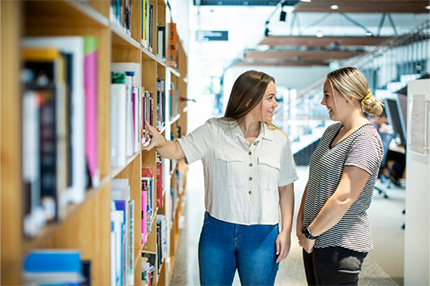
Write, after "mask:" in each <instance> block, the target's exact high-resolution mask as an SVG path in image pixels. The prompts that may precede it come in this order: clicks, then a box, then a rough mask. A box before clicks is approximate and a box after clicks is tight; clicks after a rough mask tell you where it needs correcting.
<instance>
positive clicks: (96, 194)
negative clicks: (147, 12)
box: [0, 0, 187, 286]
mask: <svg viewBox="0 0 430 286" xmlns="http://www.w3.org/2000/svg"><path fill="white" fill-rule="evenodd" d="M110 2H111V1H99V0H87V1H76V0H57V1H37V0H36V1H34V0H33V1H2V2H1V3H0V5H1V43H2V45H1V138H2V139H1V284H2V285H22V284H23V282H24V278H23V275H22V271H23V268H22V265H23V260H24V259H25V256H26V254H27V253H29V252H30V251H32V250H35V249H73V250H79V251H80V253H81V259H85V260H90V261H91V283H92V284H93V285H109V284H110V283H111V275H112V274H110V275H107V274H109V273H110V272H109V269H111V255H110V247H111V246H110V243H111V240H110V237H111V217H110V212H111V183H112V181H113V180H114V179H124V178H125V179H128V182H129V187H130V199H131V200H134V201H135V211H134V228H133V229H134V233H135V235H134V240H133V246H134V253H133V262H134V263H133V264H134V265H133V275H134V285H145V284H144V282H143V281H142V272H141V264H142V255H141V253H142V251H150V252H154V253H156V252H157V248H158V243H157V230H156V222H155V221H156V215H165V216H166V218H168V219H167V256H166V257H164V259H163V261H162V263H160V265H158V266H156V271H155V272H154V273H155V275H154V277H152V279H153V283H152V285H154V286H155V285H169V282H170V277H171V274H172V269H173V263H174V258H175V252H176V247H177V240H178V233H179V218H180V216H181V212H182V207H183V203H184V200H183V196H184V189H185V184H186V171H187V168H186V166H185V165H184V164H183V163H178V162H170V161H169V160H165V159H163V186H164V188H163V192H162V202H163V203H162V207H157V206H156V203H155V202H156V201H157V198H156V196H157V192H155V191H154V198H153V217H152V220H153V223H152V232H151V233H149V234H148V236H147V242H146V243H142V242H141V236H140V234H141V231H142V229H141V223H140V221H141V179H142V178H141V170H142V168H151V169H152V170H153V173H154V174H156V168H157V154H156V151H155V150H151V151H149V152H146V151H141V150H138V151H137V152H135V153H134V154H132V155H129V156H127V159H126V165H125V166H120V167H118V166H116V167H112V166H111V159H110V158H111V144H110V142H111V138H110V135H111V134H110V133H111V129H110V127H111V125H110V123H111V120H110V116H111V113H110V112H111V104H110V94H111V63H121V62H127V63H135V64H138V65H139V66H140V71H141V78H140V80H141V86H143V87H144V89H145V90H148V91H151V92H153V94H154V95H155V96H157V92H156V91H157V78H162V79H164V85H165V86H164V90H165V95H166V103H165V104H164V105H163V107H162V108H163V112H164V113H165V115H166V117H165V121H164V125H163V127H162V128H161V131H162V134H164V136H166V138H167V139H168V140H170V139H171V134H174V135H173V139H175V138H177V136H178V135H179V136H180V135H181V134H186V132H187V112H186V109H187V107H186V104H187V102H186V101H185V100H180V98H186V97H187V79H186V77H187V56H186V53H185V51H184V49H183V47H182V44H181V41H180V40H178V42H177V45H178V55H177V59H178V62H177V67H176V68H172V67H169V66H168V65H167V64H166V61H165V59H163V56H162V55H158V54H157V46H156V45H157V43H158V40H159V39H157V36H158V35H159V34H158V33H157V24H158V26H164V27H166V34H165V37H166V39H165V40H166V41H165V42H166V43H167V26H168V25H169V23H170V22H171V15H170V13H171V11H170V10H169V9H170V8H169V7H168V5H167V4H166V2H165V1H164V0H152V1H150V3H151V4H153V11H152V13H153V14H152V15H153V17H152V25H151V27H152V30H151V33H150V34H151V42H152V49H151V48H149V47H148V45H147V44H146V43H143V41H142V29H143V27H144V25H142V21H143V20H142V15H141V13H142V11H143V9H142V8H143V6H142V5H143V3H145V2H146V3H149V1H148V0H145V1H143V0H142V1H132V2H131V3H132V4H131V20H130V27H131V28H130V32H127V31H126V30H125V29H124V28H123V27H121V26H118V25H117V24H115V23H114V20H113V19H112V11H111V10H112V7H111V6H110ZM147 23H148V22H145V24H147ZM42 36H49V37H53V36H55V37H57V36H58V37H62V36H80V37H85V36H93V37H95V38H96V39H97V57H98V58H97V83H96V88H97V105H96V108H97V109H96V114H97V131H96V133H97V138H98V139H97V142H98V143H97V158H98V159H97V165H98V171H99V182H98V184H96V185H93V186H91V187H89V188H87V189H86V191H85V194H84V198H83V201H82V202H80V203H68V204H67V205H66V211H65V213H66V215H65V218H64V219H61V220H59V221H55V222H49V223H47V224H46V225H44V226H43V227H40V228H39V229H38V230H37V232H36V233H35V234H34V235H33V236H32V237H28V236H26V235H25V233H24V230H23V220H24V206H23V205H24V203H23V201H24V196H25V194H24V188H23V168H24V167H25V166H24V164H26V162H27V158H25V157H24V155H23V152H22V145H23V140H25V136H26V134H24V133H23V132H22V124H23V120H22V93H23V89H24V87H23V84H22V82H21V80H20V78H21V71H22V68H23V66H24V61H23V58H22V57H21V53H20V51H21V49H22V44H21V43H22V40H23V39H24V38H27V37H42ZM166 53H167V51H166ZM171 86H173V87H174V88H173V95H174V96H175V95H176V100H175V98H173V99H172V100H170V98H169V90H170V87H171ZM154 102H156V97H155V99H154ZM171 105H172V106H171ZM171 110H173V111H177V112H174V114H172V113H171ZM152 116H153V124H154V125H155V124H156V121H157V120H156V118H157V106H156V104H154V105H153V109H152ZM179 129H180V134H178V130H179ZM175 132H176V134H175ZM154 176H155V175H154ZM156 189H157V181H156V180H154V190H156ZM172 194H175V198H174V199H172ZM170 218H172V219H170Z"/></svg>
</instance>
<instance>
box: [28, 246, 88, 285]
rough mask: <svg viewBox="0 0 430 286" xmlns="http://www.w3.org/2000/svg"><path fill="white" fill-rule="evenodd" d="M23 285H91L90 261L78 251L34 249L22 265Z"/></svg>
mask: <svg viewBox="0 0 430 286" xmlns="http://www.w3.org/2000/svg"><path fill="white" fill-rule="evenodd" d="M22 276H23V283H24V285H80V286H86V285H91V261H89V260H83V259H81V253H80V251H79V250H71V249H40V250H39V249H36V250H32V251H31V252H29V253H28V254H27V255H26V256H25V258H24V263H23V275H22Z"/></svg>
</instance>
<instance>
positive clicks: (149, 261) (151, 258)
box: [142, 251, 157, 285]
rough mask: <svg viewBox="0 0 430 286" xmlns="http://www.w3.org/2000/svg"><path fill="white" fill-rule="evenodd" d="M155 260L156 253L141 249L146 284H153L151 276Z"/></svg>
mask: <svg viewBox="0 0 430 286" xmlns="http://www.w3.org/2000/svg"><path fill="white" fill-rule="evenodd" d="M156 261H157V254H156V253H153V252H147V251H142V269H143V271H144V272H146V273H147V276H148V283H149V284H148V285H154V284H153V277H155V276H154V274H155V266H156Z"/></svg>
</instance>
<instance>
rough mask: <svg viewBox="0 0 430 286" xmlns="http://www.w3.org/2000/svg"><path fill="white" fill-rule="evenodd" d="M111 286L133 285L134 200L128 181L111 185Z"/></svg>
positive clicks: (114, 181)
mask: <svg viewBox="0 0 430 286" xmlns="http://www.w3.org/2000/svg"><path fill="white" fill-rule="evenodd" d="M111 200H112V203H111V240H110V243H111V251H110V254H111V261H110V262H111V276H110V277H111V286H116V285H117V286H120V285H134V274H133V268H134V234H135V231H134V212H135V204H134V200H130V185H129V181H128V179H113V180H112V183H111Z"/></svg>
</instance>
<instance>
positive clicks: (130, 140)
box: [125, 72, 134, 156]
mask: <svg viewBox="0 0 430 286" xmlns="http://www.w3.org/2000/svg"><path fill="white" fill-rule="evenodd" d="M133 76H134V75H133ZM133 76H131V75H129V74H128V73H127V72H126V76H125V86H126V93H127V156H131V155H133V149H134V148H133V146H134V136H133V135H134V127H133V85H132V81H133Z"/></svg>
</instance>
